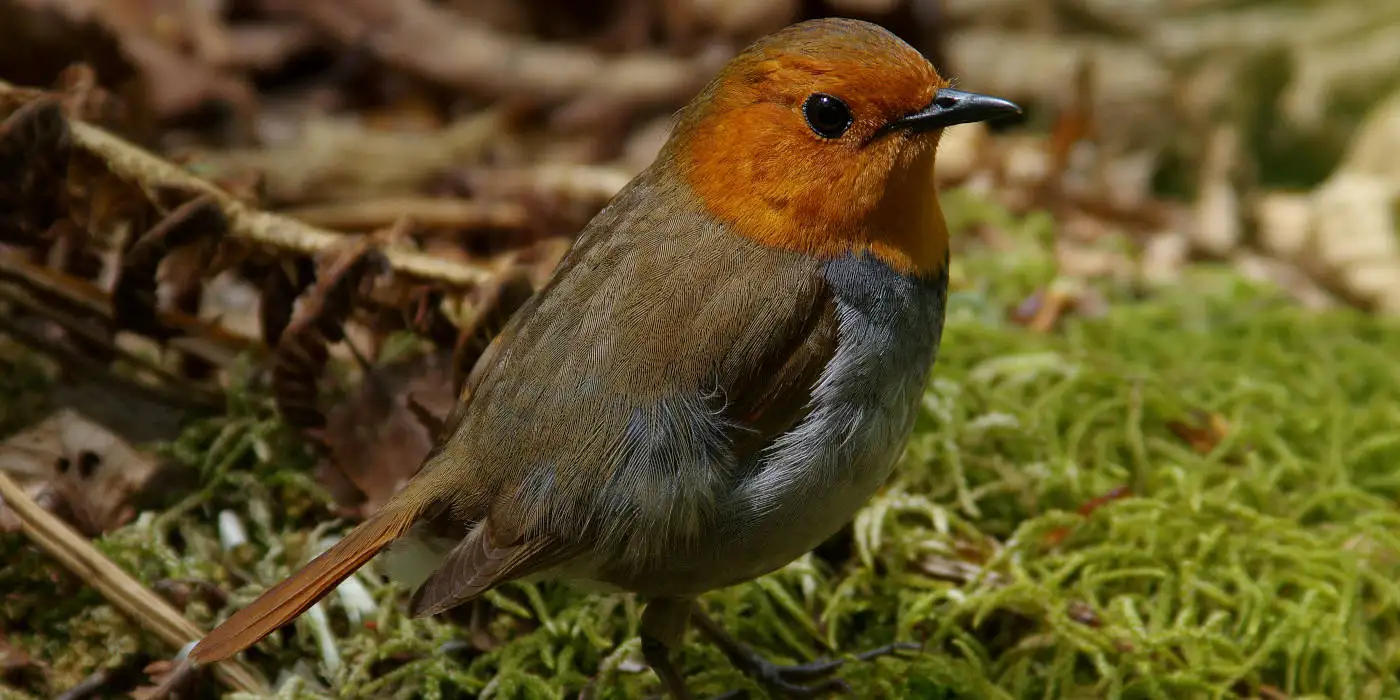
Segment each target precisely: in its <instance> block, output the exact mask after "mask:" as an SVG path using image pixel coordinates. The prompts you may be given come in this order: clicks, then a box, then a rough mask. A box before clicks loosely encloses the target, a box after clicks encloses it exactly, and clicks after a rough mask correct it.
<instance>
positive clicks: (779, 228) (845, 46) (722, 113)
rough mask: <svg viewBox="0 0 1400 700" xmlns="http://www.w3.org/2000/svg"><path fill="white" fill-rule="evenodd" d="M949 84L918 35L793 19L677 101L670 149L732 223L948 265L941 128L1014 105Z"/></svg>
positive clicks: (786, 242)
mask: <svg viewBox="0 0 1400 700" xmlns="http://www.w3.org/2000/svg"><path fill="white" fill-rule="evenodd" d="M1018 111H1019V108H1017V107H1016V105H1014V104H1012V103H1010V102H1008V101H1006V100H1003V99H999V98H995V97H988V96H985V95H978V94H974V93H968V92H962V91H959V90H954V89H952V88H950V87H949V83H948V81H946V80H944V79H943V78H942V77H940V76H939V75H938V72H937V71H935V70H934V68H933V66H932V65H931V64H930V63H929V62H928V60H927V59H925V58H924V57H923V56H922V55H921V54H920V53H919V52H918V51H915V50H914V48H913V47H911V46H909V45H908V44H906V43H904V42H903V41H901V40H900V39H899V38H898V37H896V36H894V35H893V34H891V33H890V32H888V31H886V30H885V29H882V28H880V27H879V26H877V25H874V24H870V23H868V22H861V21H857V20H848V19H824V20H813V21H808V22H803V23H800V24H795V25H793V26H790V27H788V28H786V29H783V30H781V31H779V32H776V33H774V34H772V35H770V36H768V37H765V38H763V39H760V40H759V41H758V42H756V43H754V44H753V45H752V46H750V47H748V48H747V49H745V50H744V51H743V52H742V53H740V54H739V55H738V56H736V57H735V58H734V59H733V60H731V61H730V62H729V64H728V65H727V66H726V67H725V68H724V69H723V70H722V71H721V72H720V74H719V75H718V76H717V77H716V78H715V79H714V80H713V81H712V82H711V83H710V84H709V86H708V87H706V88H705V89H704V90H703V91H702V92H701V93H700V94H699V95H698V96H697V97H696V98H695V100H694V101H692V102H691V103H690V105H688V106H687V107H686V108H685V110H683V112H682V114H681V116H680V118H679V120H678V122H677V126H676V129H675V131H674V133H673V134H672V138H671V141H670V142H669V143H668V145H667V148H666V156H667V160H668V161H669V162H670V163H672V164H673V165H674V166H676V167H677V168H678V171H679V174H680V176H681V177H682V179H684V180H685V181H686V182H687V183H688V184H689V185H690V187H691V189H693V190H694V192H695V194H696V196H697V197H698V199H699V201H700V202H701V203H702V205H703V206H704V207H705V208H706V210H707V211H708V212H709V213H710V214H711V215H712V216H714V217H716V218H718V219H719V220H721V221H723V222H724V223H725V224H727V225H728V226H729V227H730V228H731V229H732V230H733V231H734V232H735V233H737V234H739V235H743V236H747V237H749V238H752V239H754V240H757V241H759V242H762V243H765V244H768V245H775V246H781V247H785V248H789V249H793V250H799V251H802V252H805V253H809V254H813V255H818V256H822V257H835V256H838V255H842V254H846V253H850V252H857V253H861V252H869V253H871V254H873V255H875V256H877V257H879V258H881V259H883V260H885V261H886V262H887V263H889V264H890V265H891V266H892V267H894V268H895V269H897V270H899V271H901V272H904V273H906V274H916V275H931V274H936V273H937V272H938V271H939V270H941V268H942V267H943V264H944V261H945V260H946V255H947V250H948V241H947V228H946V224H945V223H944V221H943V214H942V211H941V210H940V209H939V206H938V200H937V197H936V193H935V191H934V180H933V175H934V172H933V161H934V152H935V149H936V147H937V145H938V139H939V136H940V135H941V134H942V132H943V129H944V128H945V127H948V126H952V125H954V124H963V123H968V122H975V121H983V120H986V119H990V118H992V117H996V116H999V115H1003V114H1007V113H1015V112H1018Z"/></svg>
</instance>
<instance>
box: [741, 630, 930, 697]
mask: <svg viewBox="0 0 1400 700" xmlns="http://www.w3.org/2000/svg"><path fill="white" fill-rule="evenodd" d="M918 649H919V645H917V644H911V643H909V642H898V643H895V644H887V645H885V646H882V647H878V648H875V649H871V650H869V651H866V652H863V653H860V654H857V655H856V656H855V659H856V660H857V661H870V660H872V659H876V658H879V657H881V656H890V655H893V654H896V653H898V652H900V651H917V650H918ZM735 651H736V652H737V653H733V654H730V661H732V662H733V663H734V666H735V668H737V669H739V670H740V671H742V672H743V673H744V674H745V675H747V676H749V677H750V678H752V679H754V680H755V681H758V682H759V683H760V684H762V685H763V686H764V687H765V688H767V689H768V691H769V692H770V693H771V694H773V695H774V696H777V697H787V698H816V697H821V696H823V695H828V694H831V693H849V692H851V687H850V686H849V685H847V684H846V681H843V680H841V679H840V678H832V677H831V675H832V674H833V673H835V672H836V671H837V670H839V669H840V668H841V667H842V666H844V665H845V663H846V660H845V659H819V660H817V661H813V662H811V663H805V664H796V665H793V666H781V665H778V664H775V663H773V662H771V661H769V660H767V659H765V658H763V657H761V656H759V655H758V654H756V653H754V652H753V651H752V650H750V649H744V650H743V651H742V652H738V651H737V650H735ZM720 697H721V698H731V697H735V698H737V697H740V696H739V695H735V694H733V693H729V694H725V695H722V696H720ZM717 700H718V699H717Z"/></svg>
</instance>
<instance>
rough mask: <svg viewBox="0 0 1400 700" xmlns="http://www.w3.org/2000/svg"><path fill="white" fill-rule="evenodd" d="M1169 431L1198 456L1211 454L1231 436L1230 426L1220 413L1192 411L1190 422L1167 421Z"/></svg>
mask: <svg viewBox="0 0 1400 700" xmlns="http://www.w3.org/2000/svg"><path fill="white" fill-rule="evenodd" d="M1167 429H1168V430H1170V431H1172V433H1174V434H1175V435H1176V436H1177V437H1178V438H1181V440H1182V441H1183V442H1185V443H1186V444H1187V445H1190V446H1191V449H1192V450H1195V451H1196V452H1197V453H1198V454H1203V455H1204V454H1210V453H1211V452H1214V451H1215V448H1217V447H1219V446H1220V443H1221V442H1222V441H1224V440H1225V437H1226V436H1227V435H1229V434H1230V424H1229V423H1228V422H1226V420H1225V417H1224V416H1222V415H1220V414H1219V413H1208V412H1206V411H1202V410H1199V409H1197V410H1193V411H1191V417H1190V419H1189V420H1171V421H1167Z"/></svg>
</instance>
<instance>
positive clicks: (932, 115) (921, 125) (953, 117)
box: [889, 88, 1021, 133]
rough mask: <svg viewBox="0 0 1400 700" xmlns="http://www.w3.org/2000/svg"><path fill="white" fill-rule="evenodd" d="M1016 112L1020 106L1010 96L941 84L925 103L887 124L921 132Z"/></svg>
mask: <svg viewBox="0 0 1400 700" xmlns="http://www.w3.org/2000/svg"><path fill="white" fill-rule="evenodd" d="M1020 113H1021V108H1020V107H1018V106H1017V105H1016V103H1014V102H1012V101H1010V100H1003V99H1002V98H1000V97H992V96H991V95H979V94H977V93H975V92H963V91H962V90H954V89H952V88H943V89H941V90H939V91H938V92H937V93H935V94H934V96H933V101H932V102H930V103H929V105H928V106H927V107H925V108H923V109H921V110H919V111H917V112H914V113H913V114H908V115H905V116H903V117H900V118H899V119H896V120H894V121H892V122H890V124H889V127H890V128H891V129H896V130H901V131H910V132H913V133H921V132H924V131H931V130H933V129H942V128H943V127H945V126H953V125H954V124H969V123H971V122H984V121H987V120H988V119H994V118H996V117H1000V116H1003V115H1006V114H1020Z"/></svg>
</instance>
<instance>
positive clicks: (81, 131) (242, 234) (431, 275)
mask: <svg viewBox="0 0 1400 700" xmlns="http://www.w3.org/2000/svg"><path fill="white" fill-rule="evenodd" d="M16 89H17V88H16V87H15V86H13V85H10V84H9V83H6V82H4V81H0V96H2V95H4V94H5V93H9V92H12V91H14V90H16ZM68 126H69V130H70V132H71V134H72V142H73V145H74V147H76V148H79V149H82V150H84V151H87V152H89V153H91V154H92V155H94V156H96V157H97V158H99V159H101V161H102V162H103V163H105V164H106V166H107V167H108V168H109V169H110V170H111V171H112V173H113V174H115V175H117V176H118V177H121V178H123V179H126V180H130V181H132V182H136V183H139V184H140V185H141V186H142V187H143V188H145V189H146V190H147V191H155V190H182V191H188V192H194V193H198V194H208V195H210V196H212V197H213V199H214V202H215V203H216V204H218V206H219V209H220V210H222V211H223V213H224V216H225V217H226V218H227V219H228V222H229V237H230V238H234V239H244V240H247V241H250V242H253V243H256V244H258V245H261V246H267V247H271V248H277V249H280V250H287V251H293V252H297V253H302V254H305V255H315V254H317V253H320V252H322V251H325V250H327V249H329V248H331V247H332V246H335V245H336V244H338V243H340V242H343V240H344V238H345V236H343V235H341V234H337V233H334V232H331V231H326V230H324V229H320V228H316V227H314V226H308V225H306V224H304V223H302V222H300V221H296V220H295V219H289V218H287V217H284V216H278V215H276V214H271V213H268V212H265V211H260V210H258V209H255V208H253V207H250V206H248V205H247V204H245V203H243V202H240V201H238V200H236V199H234V198H233V197H232V196H231V195H229V193H227V192H225V191H224V190H222V189H220V188H219V187H217V186H215V185H214V184H212V183H210V182H209V181H207V180H205V179H203V178H200V177H198V176H196V175H194V174H192V173H190V172H188V171H186V170H184V169H183V168H181V167H179V166H177V165H175V164H174V163H171V162H170V161H167V160H165V159H163V158H160V157H159V156H156V155H155V154H153V153H151V152H149V151H147V150H145V149H143V148H141V147H139V146H136V145H135V144H132V143H129V142H127V141H125V140H123V139H121V138H118V137H116V136H114V135H112V134H110V133H108V132H106V131H104V130H103V129H99V128H97V127H95V126H92V125H91V124H87V123H85V122H82V121H78V120H76V119H71V118H70V119H68ZM383 254H384V256H385V257H386V259H387V260H388V263H389V266H390V267H391V268H392V269H393V270H394V271H395V272H397V273H400V274H403V275H405V276H408V277H412V278H417V279H421V280H425V281H434V282H440V283H444V284H448V285H451V286H456V287H468V286H473V285H476V284H480V283H482V282H485V281H486V280H489V279H491V278H492V277H493V276H495V272H494V271H493V270H490V269H487V268H485V267H481V266H475V265H468V264H466V263H463V262H461V261H456V260H446V259H443V258H440V257H435V256H431V255H426V254H423V253H420V252H418V251H413V250H405V249H402V248H387V249H385V250H384V251H383Z"/></svg>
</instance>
